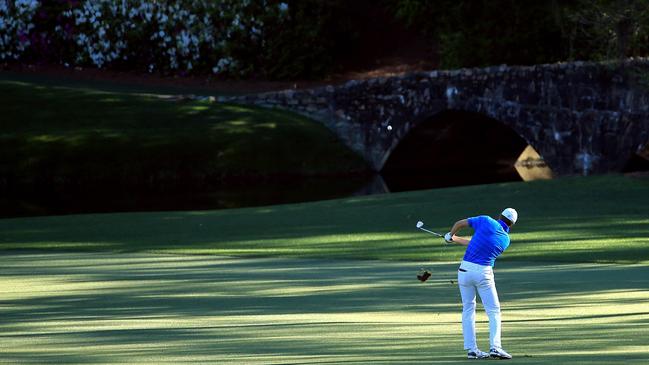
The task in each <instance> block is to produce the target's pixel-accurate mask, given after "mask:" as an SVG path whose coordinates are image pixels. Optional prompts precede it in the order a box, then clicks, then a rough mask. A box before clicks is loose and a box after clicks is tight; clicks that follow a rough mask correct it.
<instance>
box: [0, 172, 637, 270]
mask: <svg viewBox="0 0 649 365" xmlns="http://www.w3.org/2000/svg"><path fill="white" fill-rule="evenodd" d="M506 206H512V207H515V208H516V209H517V210H518V212H519V214H520V219H519V222H518V223H517V224H516V226H514V228H513V229H512V234H511V237H512V245H511V247H510V249H509V250H508V251H507V253H506V255H504V256H503V258H502V259H501V260H526V261H529V260H533V261H567V262H621V263H624V262H642V261H649V239H648V238H647V226H648V225H649V180H647V179H635V178H628V177H624V176H620V175H610V176H598V177H588V178H579V177H575V178H564V179H556V180H551V181H539V182H533V183H507V184H492V185H481V186H468V187H458V188H449V189H436V190H427V191H416V192H407V193H398V194H387V195H373V196H365V197H352V198H347V199H339V200H329V201H320V202H314V203H303V204H295V205H281V206H268V207H258V208H247V209H236V210H218V211H194V212H157V213H129V214H95V215H79V216H58V217H40V218H21V219H2V220H0V232H2V235H1V236H0V250H4V251H10V250H28V249H32V250H47V251H116V252H138V251H140V252H142V251H146V252H163V253H183V254H217V255H235V256H243V255H254V256H290V257H326V258H346V259H349V258H355V259H381V260H421V259H429V260H441V261H455V260H458V259H460V258H461V256H462V250H461V248H460V247H458V246H454V247H444V245H443V244H442V242H443V241H442V240H441V239H439V238H436V237H434V236H431V235H429V234H425V233H423V232H421V231H419V230H416V229H415V223H416V222H417V221H418V220H423V221H424V222H425V223H426V227H428V228H429V229H431V230H434V231H438V232H446V231H448V230H449V228H450V226H451V225H452V224H453V223H454V222H455V221H456V220H458V219H461V218H465V217H467V216H471V215H477V214H488V215H492V216H494V215H496V214H498V213H499V212H500V211H501V210H502V209H503V208H504V207H506ZM467 233H470V232H467Z"/></svg>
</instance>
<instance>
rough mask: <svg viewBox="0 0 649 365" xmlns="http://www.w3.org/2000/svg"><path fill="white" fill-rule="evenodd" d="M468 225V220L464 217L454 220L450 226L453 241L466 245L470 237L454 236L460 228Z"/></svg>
mask: <svg viewBox="0 0 649 365" xmlns="http://www.w3.org/2000/svg"><path fill="white" fill-rule="evenodd" d="M468 226H469V221H468V220H466V219H462V220H459V221H457V222H455V224H454V225H453V227H452V228H451V235H453V242H455V243H457V244H460V245H462V246H468V245H469V241H470V240H471V238H470V237H469V238H466V237H460V236H456V234H457V233H458V232H459V231H460V230H461V229H462V228H466V227H468Z"/></svg>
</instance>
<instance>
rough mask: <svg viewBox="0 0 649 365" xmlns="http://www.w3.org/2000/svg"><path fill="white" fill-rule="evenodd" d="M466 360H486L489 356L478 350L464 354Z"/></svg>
mask: <svg viewBox="0 0 649 365" xmlns="http://www.w3.org/2000/svg"><path fill="white" fill-rule="evenodd" d="M466 357H467V359H488V358H489V354H488V353H486V352H484V351H480V350H479V349H473V350H469V352H467V354H466Z"/></svg>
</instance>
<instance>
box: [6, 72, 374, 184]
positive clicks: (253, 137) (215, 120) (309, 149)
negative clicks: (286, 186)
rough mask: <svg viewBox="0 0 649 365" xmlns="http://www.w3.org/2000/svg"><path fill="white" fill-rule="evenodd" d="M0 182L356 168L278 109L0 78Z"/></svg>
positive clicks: (167, 179) (313, 127)
mask: <svg viewBox="0 0 649 365" xmlns="http://www.w3.org/2000/svg"><path fill="white" fill-rule="evenodd" d="M0 94H1V95H2V96H3V97H2V98H1V99H0V110H2V113H3V115H2V130H1V131H0V177H1V178H0V188H5V189H8V190H15V189H19V188H20V189H24V188H25V187H37V188H38V189H41V188H42V187H52V186H57V187H62V188H76V187H81V186H84V187H88V186H97V185H101V186H122V187H123V186H126V187H143V188H147V189H157V190H166V189H170V188H174V187H177V186H184V187H187V186H189V187H191V188H196V187H201V186H203V185H218V184H223V183H231V182H232V181H235V182H246V181H249V180H253V179H254V180H260V179H261V180H263V179H272V178H277V177H287V176H295V175H299V176H311V175H322V174H325V175H335V174H346V173H349V172H354V171H355V172H358V171H364V170H365V165H364V163H363V161H362V160H361V159H360V158H359V157H357V156H356V155H355V154H353V153H352V152H351V151H350V150H348V149H347V148H345V147H344V146H343V145H342V144H341V143H339V142H338V140H337V138H336V137H335V136H334V135H333V134H332V133H331V132H329V131H328V130H327V129H326V128H325V127H324V126H322V125H320V124H317V123H314V122H312V121H310V120H308V119H306V118H303V117H300V116H296V115H293V114H290V113H284V112H280V111H269V110H264V109H258V108H252V107H244V106H237V105H224V104H212V103H208V102H201V101H169V100H163V99H161V98H160V97H156V96H152V95H136V94H132V93H127V92H103V91H97V90H93V89H84V88H76V87H56V86H51V85H47V84H46V83H44V84H42V85H41V84H35V83H25V82H17V81H8V80H0Z"/></svg>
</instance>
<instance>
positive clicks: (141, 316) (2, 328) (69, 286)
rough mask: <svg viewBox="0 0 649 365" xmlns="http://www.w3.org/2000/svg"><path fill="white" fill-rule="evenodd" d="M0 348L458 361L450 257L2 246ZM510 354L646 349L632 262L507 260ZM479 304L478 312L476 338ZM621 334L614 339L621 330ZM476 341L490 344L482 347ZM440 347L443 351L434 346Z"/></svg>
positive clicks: (263, 359) (76, 355) (286, 359)
mask: <svg viewBox="0 0 649 365" xmlns="http://www.w3.org/2000/svg"><path fill="white" fill-rule="evenodd" d="M2 259H3V262H4V263H6V264H5V265H4V266H3V269H2V271H0V288H2V292H3V298H1V299H0V339H2V342H3V347H2V348H1V349H0V357H1V358H2V359H4V360H6V361H10V362H11V361H13V362H31V363H108V362H111V363H114V362H128V363H133V364H137V363H145V362H152V361H153V362H158V363H161V362H173V363H184V362H212V363H214V362H217V363H228V362H233V363H242V362H245V363H250V364H267V363H298V364H299V363H304V364H307V363H309V364H311V363H322V364H325V363H326V364H348V363H349V364H352V363H353V364H366V363H375V362H376V363H390V364H403V363H421V362H430V363H455V362H459V361H463V360H464V356H465V354H464V352H463V351H462V340H461V334H460V333H461V332H460V331H461V326H460V314H461V304H460V300H459V293H458V290H457V287H456V285H454V284H452V283H451V281H452V280H454V279H455V277H456V275H457V274H456V273H457V271H456V268H457V265H456V264H443V265H442V264H434V265H432V266H431V268H432V269H433V277H432V278H431V280H430V281H429V282H428V283H426V284H421V283H419V282H417V281H416V279H415V278H414V275H415V273H416V270H417V269H418V266H415V265H414V264H408V263H398V262H395V263H390V262H381V261H348V260H338V261H332V260H304V259H271V258H256V259H236V258H214V257H203V256H173V255H143V254H98V253H95V254H40V255H35V254H30V255H26V254H5V255H3V256H2ZM500 266H501V267H499V268H498V269H497V271H496V280H497V285H498V288H499V292H500V296H501V301H502V305H503V320H504V325H503V328H504V330H503V331H504V332H503V333H504V341H505V342H504V343H505V346H506V348H507V349H508V351H510V352H511V353H512V354H514V356H515V357H516V358H517V360H520V361H524V362H525V363H542V364H555V363H565V362H567V361H577V362H579V361H582V360H583V355H584V354H586V353H590V354H591V355H592V354H596V358H595V359H594V358H593V357H592V356H591V357H589V359H590V360H596V362H600V363H615V362H625V361H634V360H638V359H642V357H643V356H645V354H646V352H645V351H644V349H645V348H646V346H647V345H649V337H648V336H647V333H649V331H648V330H649V324H648V323H649V312H648V311H647V310H646V306H647V303H648V302H649V293H648V292H647V290H646V283H644V282H643V281H642V280H641V278H646V277H648V276H649V268H647V267H645V266H641V265H592V264H581V265H573V264H552V265H550V264H546V265H536V264H531V263H513V262H508V263H503V264H502V265H500ZM485 320H486V318H485V316H484V313H478V321H479V322H478V332H479V340H480V341H481V342H480V343H481V344H484V342H485V341H486V338H487V337H488V336H487V335H486V331H487V326H486V323H485ZM621 338H624V339H625V340H624V341H620V339H621ZM485 346H486V345H485ZM438 354H444V355H441V356H439V355H438Z"/></svg>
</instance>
